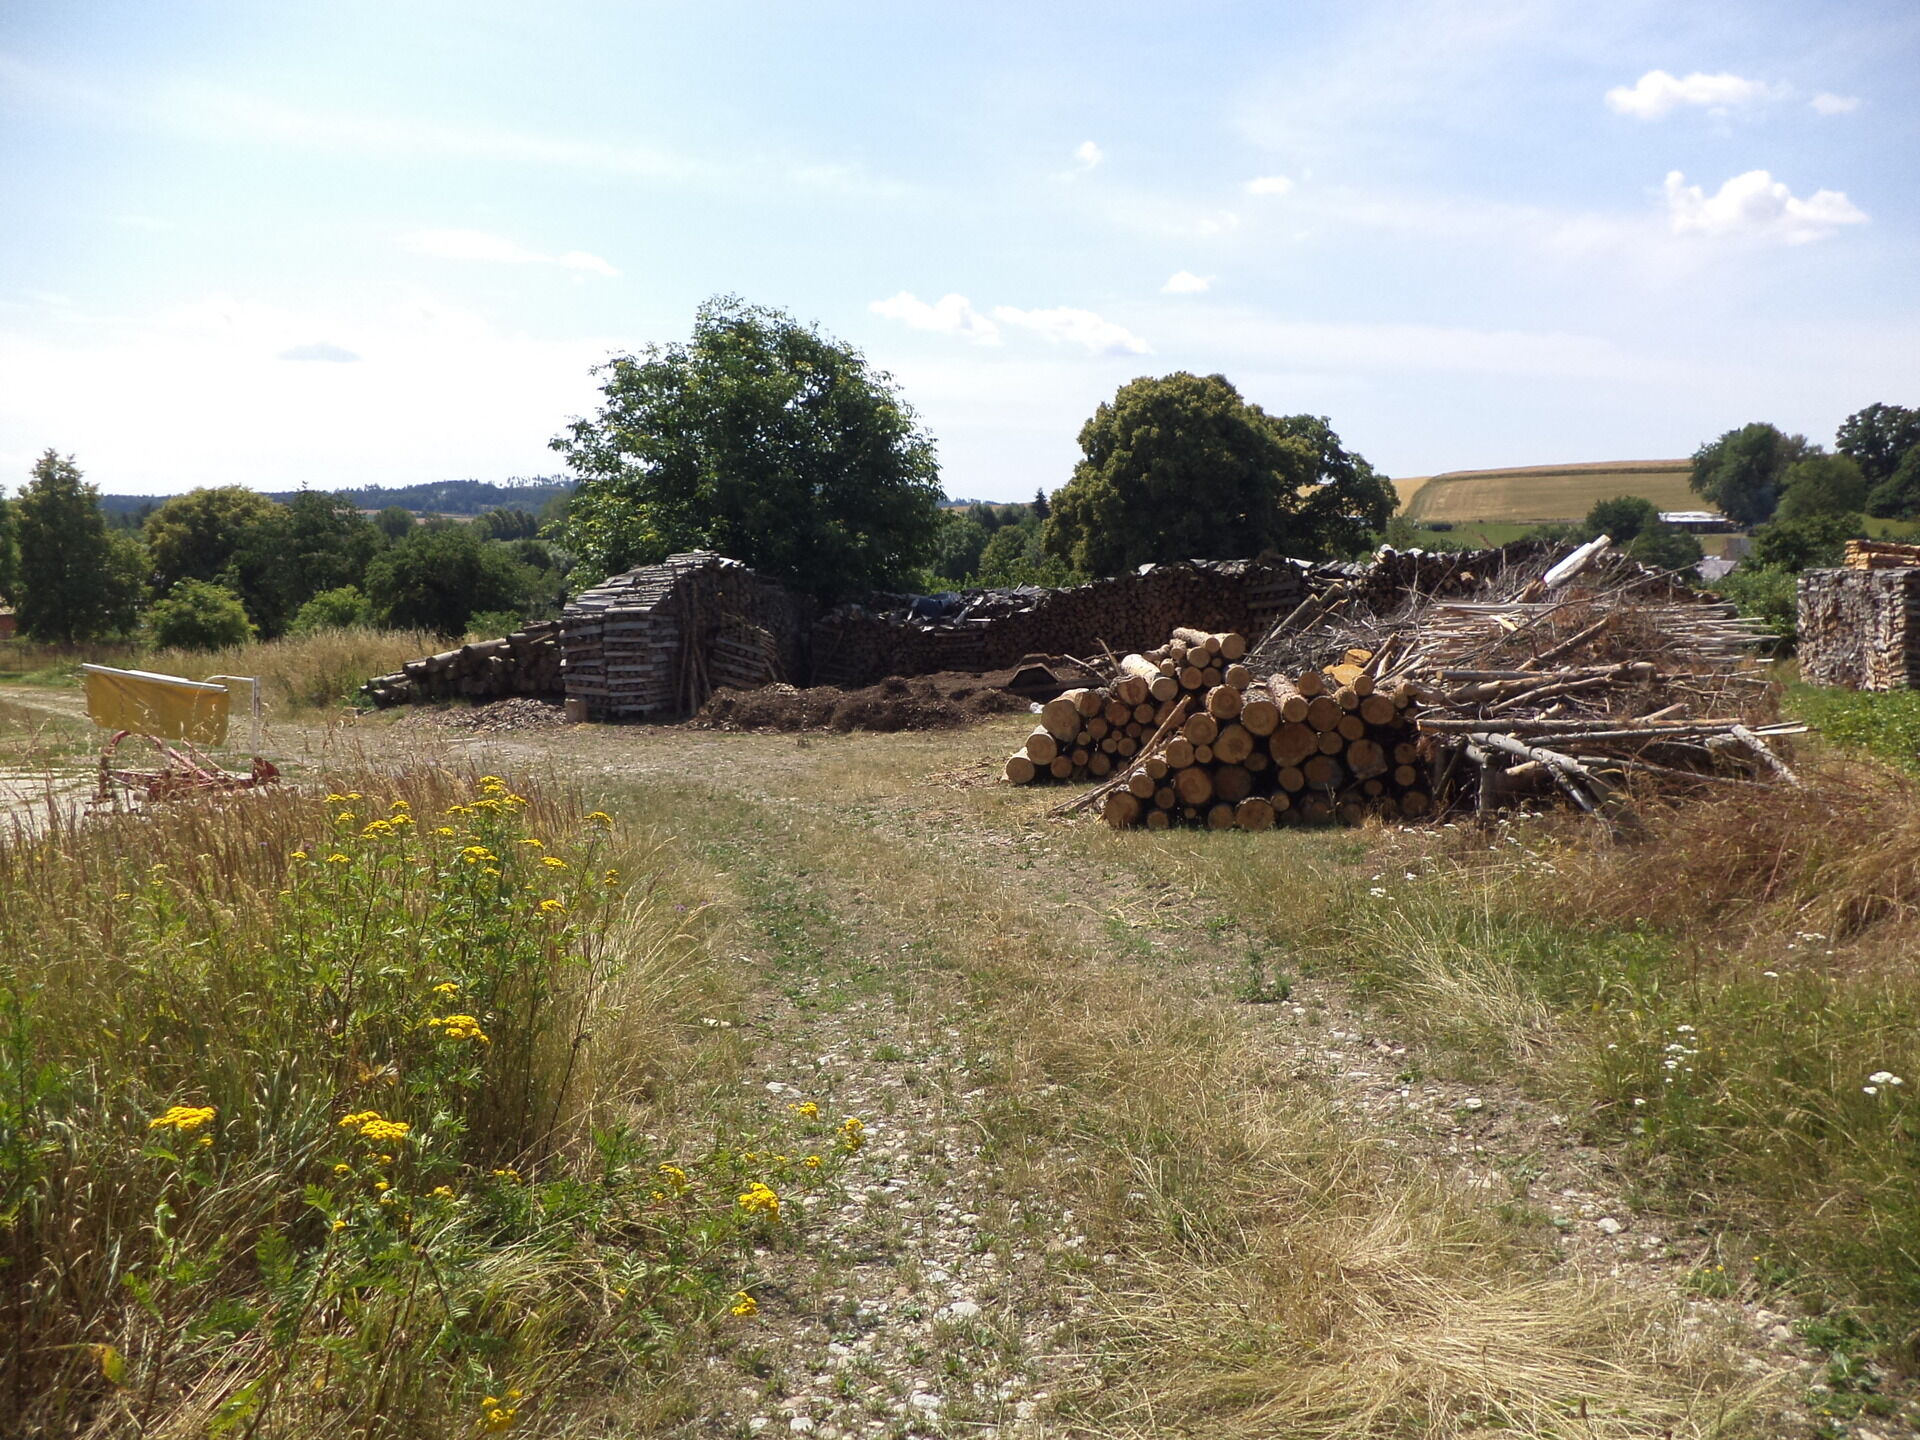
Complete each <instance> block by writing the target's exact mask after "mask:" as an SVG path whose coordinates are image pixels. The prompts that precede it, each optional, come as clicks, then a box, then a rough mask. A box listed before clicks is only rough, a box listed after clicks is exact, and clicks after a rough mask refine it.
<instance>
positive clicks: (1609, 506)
mask: <svg viewBox="0 0 1920 1440" xmlns="http://www.w3.org/2000/svg"><path fill="white" fill-rule="evenodd" d="M1659 523H1660V509H1659V507H1658V506H1657V505H1655V504H1654V503H1653V502H1652V501H1651V500H1646V499H1642V498H1641V497H1640V496H1638V495H1616V496H1614V498H1613V499H1611V500H1596V501H1594V502H1593V508H1592V509H1591V510H1589V511H1587V523H1586V525H1585V527H1584V528H1585V529H1586V532H1587V534H1588V535H1590V536H1592V535H1611V536H1612V537H1613V543H1614V544H1616V545H1618V546H1620V547H1621V548H1622V549H1625V548H1626V546H1627V545H1628V544H1630V543H1631V542H1632V541H1633V539H1634V537H1635V536H1637V535H1639V534H1640V533H1641V532H1642V531H1643V530H1651V529H1652V528H1653V527H1654V526H1656V525H1658V524H1659Z"/></svg>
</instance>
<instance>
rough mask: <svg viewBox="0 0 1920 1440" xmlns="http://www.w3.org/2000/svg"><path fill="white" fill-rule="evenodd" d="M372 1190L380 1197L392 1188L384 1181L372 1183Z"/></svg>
mask: <svg viewBox="0 0 1920 1440" xmlns="http://www.w3.org/2000/svg"><path fill="white" fill-rule="evenodd" d="M373 1188H374V1189H376V1190H378V1191H379V1192H380V1193H381V1194H382V1195H384V1194H386V1193H387V1191H389V1190H391V1189H392V1188H393V1186H391V1185H389V1184H388V1183H387V1182H386V1181H384V1180H376V1181H374V1182H373Z"/></svg>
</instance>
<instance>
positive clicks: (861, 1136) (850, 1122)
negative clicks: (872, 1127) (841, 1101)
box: [840, 1115, 867, 1150]
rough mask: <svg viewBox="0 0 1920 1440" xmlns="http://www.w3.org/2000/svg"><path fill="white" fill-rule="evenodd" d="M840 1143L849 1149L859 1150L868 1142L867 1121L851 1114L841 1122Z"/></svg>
mask: <svg viewBox="0 0 1920 1440" xmlns="http://www.w3.org/2000/svg"><path fill="white" fill-rule="evenodd" d="M840 1143H841V1144H842V1145H844V1146H845V1147H846V1148H847V1149H848V1150H858V1149H859V1148H860V1147H861V1146H862V1145H864V1144H866V1143H867V1124H866V1121H864V1120H861V1119H859V1118H858V1117H856V1116H853V1115H849V1116H848V1117H847V1118H846V1119H844V1120H842V1121H841V1122H840Z"/></svg>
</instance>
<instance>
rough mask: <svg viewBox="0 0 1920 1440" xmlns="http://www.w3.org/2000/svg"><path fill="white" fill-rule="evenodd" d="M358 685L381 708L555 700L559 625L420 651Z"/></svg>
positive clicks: (558, 681)
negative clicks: (392, 669) (521, 698)
mask: <svg viewBox="0 0 1920 1440" xmlns="http://www.w3.org/2000/svg"><path fill="white" fill-rule="evenodd" d="M360 688H361V693H362V694H364V695H365V696H366V697H367V698H368V699H369V700H371V701H373V703H374V704H375V705H376V706H378V707H380V708H381V709H385V708H387V707H388V706H390V705H407V704H413V703H418V702H421V701H430V700H478V701H484V700H502V699H506V698H507V697H509V696H515V695H534V696H540V697H542V698H546V699H558V698H559V697H560V694H561V678H560V626H559V623H558V622H557V621H552V620H546V621H536V622H534V623H532V624H530V625H528V626H527V627H526V628H525V629H522V630H516V631H514V632H513V633H512V634H511V635H508V636H505V637H503V638H502V639H499V640H483V641H479V642H476V643H475V644H472V645H462V646H460V647H459V648H458V649H456V650H445V651H442V652H441V653H440V654H438V655H424V656H422V657H421V658H420V659H418V660H409V661H408V662H407V663H406V664H404V665H402V666H401V667H400V668H399V669H398V670H396V671H395V672H394V673H393V674H391V675H379V676H376V677H374V678H373V679H372V680H369V681H368V682H367V683H366V684H365V685H363V686H361V687H360Z"/></svg>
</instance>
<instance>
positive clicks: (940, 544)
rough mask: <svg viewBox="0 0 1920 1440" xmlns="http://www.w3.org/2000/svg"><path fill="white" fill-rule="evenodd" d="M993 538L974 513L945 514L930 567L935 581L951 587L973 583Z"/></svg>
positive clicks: (955, 512) (935, 541)
mask: <svg viewBox="0 0 1920 1440" xmlns="http://www.w3.org/2000/svg"><path fill="white" fill-rule="evenodd" d="M975 508H976V509H977V508H980V507H977V506H976V507H975ZM991 534H992V532H990V531H988V530H987V529H986V527H984V526H983V525H981V524H980V522H979V521H978V520H976V519H974V518H973V514H972V512H971V511H961V510H942V511H941V512H940V528H939V530H938V531H937V532H936V534H935V535H934V542H933V561H932V563H931V564H930V565H929V567H928V568H929V570H930V571H931V572H932V576H933V578H934V579H936V580H940V581H943V582H944V583H946V584H948V585H959V584H962V583H963V582H965V581H967V580H969V579H971V578H972V577H973V575H974V574H975V573H976V572H977V571H978V570H979V569H980V552H981V551H982V550H984V549H986V548H987V541H988V539H989V538H990V537H991Z"/></svg>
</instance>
